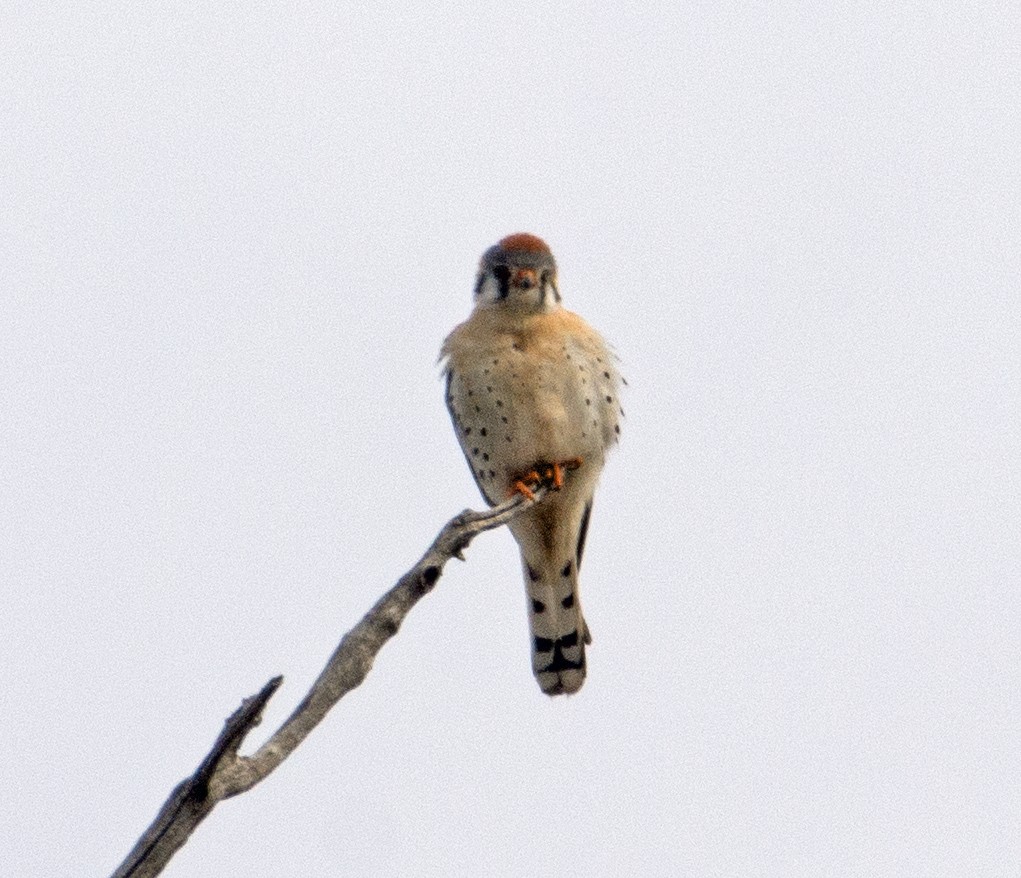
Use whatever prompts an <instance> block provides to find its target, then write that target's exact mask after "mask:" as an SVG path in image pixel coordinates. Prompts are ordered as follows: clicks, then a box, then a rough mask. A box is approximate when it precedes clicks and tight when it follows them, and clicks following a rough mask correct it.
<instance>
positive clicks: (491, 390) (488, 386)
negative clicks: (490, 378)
mask: <svg viewBox="0 0 1021 878" xmlns="http://www.w3.org/2000/svg"><path fill="white" fill-rule="evenodd" d="M492 392H493V386H492V385H491V384H487V385H486V393H492Z"/></svg>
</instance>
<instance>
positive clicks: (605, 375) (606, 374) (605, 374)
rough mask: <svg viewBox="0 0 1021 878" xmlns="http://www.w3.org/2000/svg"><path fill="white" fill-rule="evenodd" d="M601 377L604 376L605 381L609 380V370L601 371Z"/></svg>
mask: <svg viewBox="0 0 1021 878" xmlns="http://www.w3.org/2000/svg"><path fill="white" fill-rule="evenodd" d="M603 377H604V378H605V379H606V380H607V381H609V380H610V373H609V372H603Z"/></svg>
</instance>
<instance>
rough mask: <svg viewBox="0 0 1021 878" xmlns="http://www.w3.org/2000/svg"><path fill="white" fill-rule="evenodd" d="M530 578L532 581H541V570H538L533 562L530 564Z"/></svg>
mask: <svg viewBox="0 0 1021 878" xmlns="http://www.w3.org/2000/svg"><path fill="white" fill-rule="evenodd" d="M528 578H529V579H531V580H532V582H538V581H539V571H538V570H536V569H535V568H534V567H533V566H532V565H531V564H529V565H528Z"/></svg>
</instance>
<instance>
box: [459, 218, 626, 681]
mask: <svg viewBox="0 0 1021 878" xmlns="http://www.w3.org/2000/svg"><path fill="white" fill-rule="evenodd" d="M440 357H441V359H443V360H445V367H444V371H445V373H446V378H447V408H448V409H449V410H450V416H451V418H452V419H453V422H454V429H455V430H456V432H457V439H458V441H459V442H460V443H461V448H462V450H463V451H464V456H465V458H467V460H468V465H469V466H470V467H471V471H472V476H474V478H475V481H476V483H477V484H478V486H479V489H480V490H481V491H482V494H483V495H484V496H485V498H486V500H487V501H488V502H489V503H490V504H493V505H495V504H497V503H501V502H503V501H504V500H506V499H507V498H508V497H510V496H512V495H513V494H514V493H516V492H517V493H524V494H526V495H530V494H531V492H532V489H533V488H535V487H537V486H539V485H548V486H549V487H550V488H551V489H552V490H551V491H550V493H549V494H548V495H547V496H546V497H544V498H543V499H542V501H541V502H539V503H537V504H536V505H535V506H533V507H531V508H530V509H527V510H525V511H524V512H523V513H521V514H520V515H518V516H517V517H516V518H514V519H513V520H512V521H511V522H510V529H511V532H512V533H513V534H514V538H515V539H516V540H517V543H518V546H519V547H520V549H521V566H522V569H523V571H524V577H525V590H526V592H527V594H528V621H529V626H530V628H531V633H532V671H533V673H534V674H535V676H536V679H537V680H538V681H539V687H540V688H541V689H542V691H543V692H545V693H546V694H547V695H559V694H561V693H565V692H566V693H570V692H577V691H578V690H579V689H580V688H581V685H582V683H584V682H585V645H586V644H587V643H591V640H592V638H591V636H590V635H589V629H588V626H587V625H586V624H585V619H584V618H583V616H582V612H581V603H580V602H579V598H578V568H579V567H580V565H581V555H582V550H583V549H584V547H585V533H586V531H587V530H588V523H589V515H590V514H591V512H592V496H593V493H594V491H595V487H596V482H597V480H598V479H599V473H600V471H601V470H602V468H603V461H604V458H605V456H606V452H607V450H608V449H609V448H610V447H611V446H612V445H613V444H614V443H615V442H616V441H617V437H618V436H619V434H620V416H621V415H622V414H623V413H622V411H621V408H620V403H619V400H618V395H619V386H620V377H619V375H618V374H617V369H616V367H615V365H614V357H613V355H612V354H611V353H610V351H609V350H608V349H607V347H606V344H605V342H604V341H603V340H602V338H600V336H599V334H598V333H597V332H596V331H595V330H593V329H592V328H591V327H590V326H589V325H588V324H587V323H586V322H585V321H584V320H582V319H581V318H580V317H579V316H578V315H577V314H573V313H572V312H570V311H568V310H566V309H565V308H563V307H562V306H561V304H560V292H559V290H558V289H557V266H556V262H555V261H554V260H553V254H552V253H551V252H550V249H549V247H547V246H546V244H545V242H544V241H542V240H541V239H539V238H537V237H535V236H534V235H529V234H524V233H520V234H516V235H510V236H508V237H506V238H504V239H503V240H502V241H500V243H499V244H496V245H495V246H493V247H490V248H489V249H488V250H487V251H486V252H485V253H484V254H483V256H482V261H481V263H480V264H479V273H478V278H477V280H476V282H475V308H474V310H473V311H472V313H471V316H470V317H469V318H468V320H467V321H465V322H464V323H462V324H461V325H460V326H458V327H456V328H455V329H454V331H453V332H451V333H450V335H449V336H448V337H447V339H446V341H445V342H444V343H443V350H442V352H441V354H440Z"/></svg>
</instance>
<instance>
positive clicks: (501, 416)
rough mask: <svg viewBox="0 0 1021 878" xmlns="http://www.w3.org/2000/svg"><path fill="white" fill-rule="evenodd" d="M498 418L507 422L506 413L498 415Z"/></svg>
mask: <svg viewBox="0 0 1021 878" xmlns="http://www.w3.org/2000/svg"><path fill="white" fill-rule="evenodd" d="M500 420H501V421H503V422H504V423H505V424H506V423H507V416H506V415H500Z"/></svg>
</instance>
